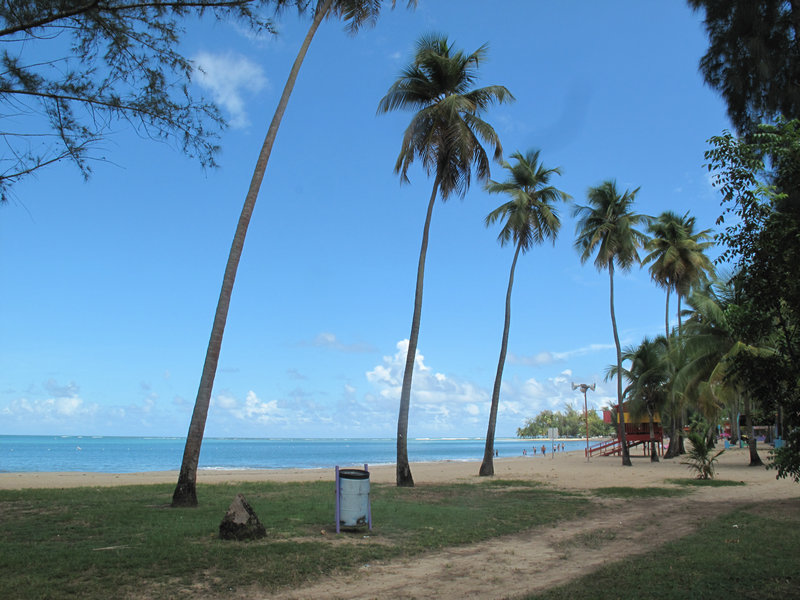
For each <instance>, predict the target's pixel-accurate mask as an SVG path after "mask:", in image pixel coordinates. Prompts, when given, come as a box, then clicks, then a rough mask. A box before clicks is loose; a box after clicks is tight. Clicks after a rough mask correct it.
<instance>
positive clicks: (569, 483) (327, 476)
mask: <svg viewBox="0 0 800 600" xmlns="http://www.w3.org/2000/svg"><path fill="white" fill-rule="evenodd" d="M760 455H761V457H762V459H764V460H766V458H767V451H766V449H762V451H761V452H760ZM631 458H632V461H633V466H632V467H623V466H621V460H620V459H619V458H618V457H594V458H592V459H591V460H590V461H587V460H586V458H585V457H584V456H583V453H580V452H567V453H556V454H555V455H553V454H548V455H547V456H546V457H542V456H541V455H536V456H530V455H528V456H518V457H505V458H504V457H501V458H497V459H495V477H498V478H503V479H522V480H534V481H541V482H544V483H548V484H551V485H554V486H556V487H560V488H565V489H593V488H598V487H607V486H634V487H647V486H662V485H665V480H667V479H676V478H690V477H691V473H690V471H689V469H688V468H687V466H686V465H684V464H681V462H680V460H674V459H673V460H662V461H661V462H658V463H651V462H650V460H649V458H648V457H645V456H642V455H641V454H633V455H632V457H631ZM748 462H749V459H748V451H747V449H739V448H733V449H730V450H727V451H726V452H725V453H724V454H723V455H722V456H721V457H720V458H719V459H718V467H717V477H718V478H720V479H728V480H733V481H744V482H746V483H748V484H755V485H753V486H747V487H746V488H743V489H748V490H750V491H751V492H752V493H753V495H754V497H759V496H761V497H765V498H776V497H793V496H798V495H800V485H798V484H796V483H793V482H791V481H787V480H776V479H775V471H771V470H766V469H763V468H751V467H749V466H748ZM339 466H341V467H360V466H362V465H339ZM479 466H480V463H479V462H462V461H440V462H431V463H412V465H411V470H412V473H413V475H414V481H415V482H416V483H417V484H418V485H424V484H426V483H443V482H469V481H478V480H479V479H481V478H480V477H478V468H479ZM369 469H370V480H371V481H372V482H374V483H377V484H382V483H385V484H391V483H393V482H394V478H395V467H394V465H378V466H374V467H369ZM177 478H178V474H177V471H158V472H148V473H78V472H61V473H46V472H37V473H0V489H22V488H67V487H82V486H88V487H95V486H99V487H104V486H116V485H137V484H151V483H174V482H176V481H177ZM333 478H334V467H333V466H331V468H329V469H271V470H255V469H254V470H231V471H226V470H201V471H199V472H198V483H201V484H203V483H206V484H213V483H232V482H237V481H275V482H290V481H323V480H330V481H333Z"/></svg>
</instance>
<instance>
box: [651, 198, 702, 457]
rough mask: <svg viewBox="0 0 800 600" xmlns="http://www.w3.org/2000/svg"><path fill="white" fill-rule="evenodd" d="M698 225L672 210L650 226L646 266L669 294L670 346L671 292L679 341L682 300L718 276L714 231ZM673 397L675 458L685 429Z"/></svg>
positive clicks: (671, 450)
mask: <svg viewBox="0 0 800 600" xmlns="http://www.w3.org/2000/svg"><path fill="white" fill-rule="evenodd" d="M694 224H695V218H694V217H690V216H689V213H688V212H687V213H686V214H685V215H683V216H682V217H681V216H679V215H678V214H676V213H674V212H672V211H665V212H663V213H661V215H659V217H658V218H657V219H654V220H652V221H651V222H650V224H649V226H648V230H649V233H650V235H651V236H652V237H651V238H650V240H649V241H648V242H647V245H646V250H647V251H648V252H649V254H648V255H647V256H645V257H644V259H643V260H642V264H643V265H644V264H647V263H650V262H652V264H651V265H650V276H651V277H652V279H653V281H655V282H656V283H657V284H658V285H660V286H661V287H663V288H664V289H666V291H667V294H666V296H667V300H666V310H665V313H664V329H665V335H666V339H667V343H670V340H671V339H672V336H670V331H669V296H670V292H671V291H673V290H674V291H675V293H676V295H677V297H678V303H677V304H678V339H680V332H681V299H682V298H684V297H685V296H686V295H687V294H688V293H689V292H690V291H691V289H692V288H694V287H695V286H697V285H699V284H700V283H702V282H704V281H707V279H708V276H709V275H710V274H713V273H714V265H713V264H712V262H711V260H710V259H709V258H708V257H707V256H706V254H705V250H707V249H708V248H710V247H711V246H712V245H713V244H714V242H713V241H712V236H711V230H710V229H705V230H703V231H699V232H697V233H694ZM670 396H671V398H670V404H671V406H670V417H671V418H670V435H669V447H668V448H667V454H666V458H674V457H675V456H677V455H678V454H681V453H682V452H683V438H682V437H681V436H680V435H678V431H680V430H681V429H682V423H683V409H682V407H681V406H680V405H679V403H678V402H677V399H678V398H677V396H675V395H674V394H670Z"/></svg>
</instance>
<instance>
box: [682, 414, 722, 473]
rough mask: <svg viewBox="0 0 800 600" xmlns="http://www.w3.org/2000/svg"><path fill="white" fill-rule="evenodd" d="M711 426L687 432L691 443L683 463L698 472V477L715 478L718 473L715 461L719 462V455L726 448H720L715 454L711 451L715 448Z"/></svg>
mask: <svg viewBox="0 0 800 600" xmlns="http://www.w3.org/2000/svg"><path fill="white" fill-rule="evenodd" d="M710 429H711V426H710V425H708V426H706V427H705V428H703V429H701V430H697V429H692V430H691V431H689V433H687V434H686V437H687V438H688V439H689V443H690V444H691V446H690V448H689V450H688V451H687V453H686V460H682V461H681V464H683V465H688V467H689V469H690V470H692V471H695V472H696V473H697V479H713V478H714V475H715V474H716V470H715V468H714V463H715V462H717V458H719V455H720V454H722V453H723V452H725V450H719V451H718V452H717V453H715V454H714V455H712V454H711V451H712V450H713V449H714V442H713V441H712V438H711V436H710V435H709V433H710V431H709V430H710Z"/></svg>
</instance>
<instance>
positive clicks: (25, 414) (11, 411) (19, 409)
mask: <svg viewBox="0 0 800 600" xmlns="http://www.w3.org/2000/svg"><path fill="white" fill-rule="evenodd" d="M44 388H45V390H47V391H48V392H51V393H52V392H55V394H51V395H50V397H48V398H43V399H30V398H17V399H15V400H12V401H11V402H9V403H8V404H6V405H5V406H4V407H3V408H2V409H1V410H0V414H2V415H3V416H4V417H6V418H12V419H18V418H35V419H37V420H38V421H47V422H49V421H60V420H64V419H71V418H76V417H89V416H92V415H94V414H95V413H97V411H98V406H97V405H96V404H87V403H85V402H84V401H83V399H82V398H81V397H80V396H79V395H78V391H79V388H78V386H77V385H76V384H75V383H72V382H70V383H69V384H67V385H66V386H60V385H58V384H57V383H56V382H55V381H53V380H49V381H47V382H46V383H45V384H44Z"/></svg>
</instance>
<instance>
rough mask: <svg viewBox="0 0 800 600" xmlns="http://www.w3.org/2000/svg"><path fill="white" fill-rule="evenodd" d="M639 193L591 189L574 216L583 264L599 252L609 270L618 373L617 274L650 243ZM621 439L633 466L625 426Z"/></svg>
mask: <svg viewBox="0 0 800 600" xmlns="http://www.w3.org/2000/svg"><path fill="white" fill-rule="evenodd" d="M638 192H639V188H636V189H635V190H633V191H630V190H625V191H624V192H623V193H622V194H620V192H619V191H618V190H617V182H616V181H614V180H607V181H604V182H603V183H601V184H600V185H598V186H597V187H591V188H589V191H588V192H587V200H588V201H589V204H587V205H585V206H577V207H575V211H574V215H575V216H576V217H578V224H577V226H576V228H575V231H576V233H577V235H578V237H577V239H576V240H575V248H576V249H577V250H578V252H579V253H580V257H581V263H585V262H586V261H587V260H589V259H590V258H591V257H592V255H594V254H595V253H596V255H595V258H594V266H595V267H597V270H598V271H605V270H607V271H608V282H609V299H610V307H611V329H612V330H613V332H614V346H615V347H616V349H617V372H620V371H621V370H622V348H621V346H620V343H619V332H618V329H617V316H616V310H615V309H614V271H615V270H616V269H617V268H619V269H621V270H622V271H623V272H626V271H629V270H630V268H631V267H632V266H633V265H634V264H637V263H639V262H640V259H639V248H641V247H642V246H644V244H645V243H646V242H647V236H646V235H645V234H643V233H642V232H640V231H639V230H638V229H636V227H638V226H640V225H644V224H646V223H648V222H649V220H650V217H648V216H646V215H640V214H637V213H635V212H633V202H634V200H635V198H636V194H637V193H638ZM617 410H618V413H617V414H618V415H621V414H623V413H624V411H623V408H622V379H621V378H619V377H618V378H617ZM619 439H620V442H621V444H622V464H623V465H624V466H628V467H629V466H631V457H630V454H629V453H628V444H627V443H626V441H625V427H622V426H620V427H619Z"/></svg>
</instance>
